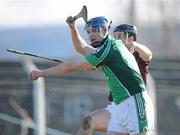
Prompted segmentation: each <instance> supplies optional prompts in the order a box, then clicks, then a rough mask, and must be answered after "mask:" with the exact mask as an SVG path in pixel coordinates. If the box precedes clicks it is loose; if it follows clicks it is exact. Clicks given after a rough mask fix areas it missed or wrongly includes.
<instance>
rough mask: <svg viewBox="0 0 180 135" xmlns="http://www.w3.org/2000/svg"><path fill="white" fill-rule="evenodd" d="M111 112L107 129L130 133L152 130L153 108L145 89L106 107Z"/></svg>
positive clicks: (131, 134)
mask: <svg viewBox="0 0 180 135" xmlns="http://www.w3.org/2000/svg"><path fill="white" fill-rule="evenodd" d="M106 109H107V110H108V111H109V112H110V113H111V120H110V122H109V126H108V131H114V132H119V133H130V135H133V134H138V133H142V132H143V131H146V130H148V131H150V132H153V131H154V108H153V104H152V101H151V99H150V97H149V95H148V94H147V91H144V92H142V93H138V94H136V95H133V96H131V97H129V98H128V99H126V100H125V101H123V102H122V103H120V104H118V105H115V104H114V103H112V104H111V105H108V107H107V108H106Z"/></svg>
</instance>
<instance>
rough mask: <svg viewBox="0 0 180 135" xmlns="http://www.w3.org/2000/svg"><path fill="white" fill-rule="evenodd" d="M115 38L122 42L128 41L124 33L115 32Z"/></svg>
mask: <svg viewBox="0 0 180 135" xmlns="http://www.w3.org/2000/svg"><path fill="white" fill-rule="evenodd" d="M113 36H114V38H115V39H118V40H122V41H123V42H124V41H126V35H125V34H124V32H114V33H113Z"/></svg>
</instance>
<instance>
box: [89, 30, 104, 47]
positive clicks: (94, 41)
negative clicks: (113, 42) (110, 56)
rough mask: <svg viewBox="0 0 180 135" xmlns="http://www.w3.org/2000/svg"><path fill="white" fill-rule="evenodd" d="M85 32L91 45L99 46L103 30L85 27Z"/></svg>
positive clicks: (102, 37)
mask: <svg viewBox="0 0 180 135" xmlns="http://www.w3.org/2000/svg"><path fill="white" fill-rule="evenodd" d="M86 33H87V36H88V39H89V41H90V43H91V45H92V46H93V47H99V46H100V43H101V41H102V40H103V39H104V35H105V34H104V32H103V30H98V29H95V28H89V29H86Z"/></svg>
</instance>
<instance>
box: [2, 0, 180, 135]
mask: <svg viewBox="0 0 180 135" xmlns="http://www.w3.org/2000/svg"><path fill="white" fill-rule="evenodd" d="M83 5H86V6H87V9H88V18H92V17H95V16H100V15H103V16H106V17H107V18H108V19H109V20H112V21H113V23H112V28H113V27H114V26H116V25H118V24H121V23H131V24H134V25H136V26H137V28H138V42H140V43H142V44H145V45H146V46H147V47H149V48H150V49H151V50H152V52H153V60H152V62H151V64H150V75H151V77H152V78H151V79H149V80H151V82H150V84H151V85H150V88H151V94H152V97H153V100H154V105H155V108H156V117H157V119H156V130H157V133H156V134H157V135H180V128H179V127H180V53H179V52H180V45H179V44H180V0H0V135H12V134H13V135H32V134H37V135H44V134H59V135H63V134H64V135H65V134H66V133H64V132H68V133H71V134H76V132H77V131H78V127H79V125H80V122H81V119H82V118H83V117H84V116H85V115H87V114H88V113H89V112H92V111H93V110H95V109H97V108H104V107H106V105H107V104H109V101H108V99H107V97H108V92H107V88H106V84H105V80H104V77H103V74H102V73H101V71H96V72H83V71H81V72H78V73H73V74H69V75H66V76H63V77H58V76H56V77H47V78H44V79H43V78H42V79H40V80H38V81H35V82H32V81H30V80H29V78H28V73H29V72H30V71H31V70H32V69H34V68H35V67H37V68H39V69H45V68H49V67H51V66H55V65H57V64H58V63H56V62H52V61H47V60H42V59H38V58H32V57H20V55H17V54H12V53H9V52H7V51H6V49H7V48H15V49H18V50H21V51H26V52H30V53H34V54H38V55H42V56H47V57H50V58H56V59H60V60H63V61H71V58H72V57H75V58H76V57H77V59H78V58H79V55H78V54H77V53H76V52H75V50H74V48H73V46H72V42H71V36H70V33H69V28H68V26H67V24H66V22H65V20H66V18H67V17H68V16H70V15H72V16H74V15H76V14H77V13H79V11H80V10H81V8H82V7H83ZM76 23H77V25H78V28H79V30H80V32H81V35H82V36H84V37H85V33H84V32H83V26H84V22H83V20H82V18H81V19H79V20H77V21H76ZM85 38H86V37H85ZM152 84H153V86H152ZM44 125H46V127H47V128H46V131H44V128H45V126H44ZM39 130H40V131H42V132H38V131H39ZM45 132H46V133H45ZM95 134H96V135H105V133H100V132H95Z"/></svg>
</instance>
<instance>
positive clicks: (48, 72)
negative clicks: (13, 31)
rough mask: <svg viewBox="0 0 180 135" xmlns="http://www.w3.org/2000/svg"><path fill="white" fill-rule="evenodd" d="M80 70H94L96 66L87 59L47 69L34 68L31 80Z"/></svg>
mask: <svg viewBox="0 0 180 135" xmlns="http://www.w3.org/2000/svg"><path fill="white" fill-rule="evenodd" d="M79 70H88V71H94V70H96V68H95V67H93V66H91V65H90V64H89V63H88V62H87V61H86V60H85V59H81V60H76V61H75V62H71V63H70V62H65V63H62V64H59V65H57V66H54V67H51V68H48V69H45V70H33V71H32V72H31V73H30V79H31V80H37V79H38V78H39V77H47V76H55V75H60V76H63V75H65V74H68V73H72V72H77V71H79Z"/></svg>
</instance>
